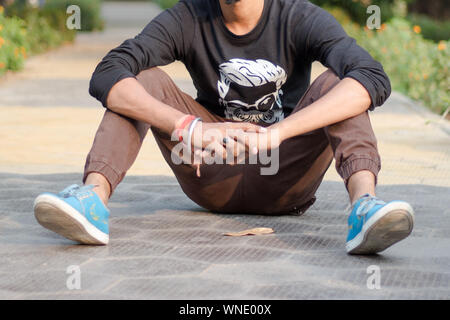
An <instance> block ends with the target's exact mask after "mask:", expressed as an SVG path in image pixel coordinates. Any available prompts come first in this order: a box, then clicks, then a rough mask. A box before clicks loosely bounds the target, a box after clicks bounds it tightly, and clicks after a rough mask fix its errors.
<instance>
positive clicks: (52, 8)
mask: <svg viewBox="0 0 450 320" xmlns="http://www.w3.org/2000/svg"><path fill="white" fill-rule="evenodd" d="M101 3H102V1H101V0H46V1H45V6H44V9H43V10H44V11H48V12H58V13H63V14H64V15H65V16H66V19H67V15H66V10H67V8H68V7H69V6H71V5H77V6H79V7H80V10H81V30H80V31H95V30H102V29H103V28H104V21H103V19H102V18H101Z"/></svg>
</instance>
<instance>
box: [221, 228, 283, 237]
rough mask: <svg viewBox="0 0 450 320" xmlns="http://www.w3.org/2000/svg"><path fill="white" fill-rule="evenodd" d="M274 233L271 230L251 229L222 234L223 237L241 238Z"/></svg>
mask: <svg viewBox="0 0 450 320" xmlns="http://www.w3.org/2000/svg"><path fill="white" fill-rule="evenodd" d="M269 233H274V231H273V229H272V228H253V229H248V230H244V231H240V232H228V233H224V236H230V237H242V236H259V235H262V234H269Z"/></svg>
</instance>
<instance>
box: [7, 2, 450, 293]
mask: <svg viewBox="0 0 450 320" xmlns="http://www.w3.org/2000/svg"><path fill="white" fill-rule="evenodd" d="M158 12H159V10H158V8H156V7H155V6H154V5H152V4H147V3H134V4H127V5H123V4H121V3H108V4H106V5H105V6H104V8H103V13H104V15H105V17H106V20H107V28H106V30H105V31H104V32H101V33H95V34H81V35H79V36H78V38H77V40H76V42H75V44H74V45H70V46H65V47H62V48H60V49H58V50H55V51H52V52H49V53H47V54H44V55H41V56H37V57H33V58H31V59H29V60H28V62H27V65H26V68H25V70H24V71H23V72H20V73H17V74H9V75H8V76H7V77H5V78H3V79H0V150H1V151H0V257H1V258H0V298H8V299H10V298H30V299H32V298H62V299H64V298H85V299H90V298H138V299H141V298H144V299H145V298H154V299H170V298H193V299H213V298H255V299H258V298H264V299H271V298H276V299H278V298H279V299H302V298H309V299H316V298H325V299H327V298H330V299H340V298H368V299H390V298H407V299H408V298H425V299H427V298H428V299H434V298H449V297H450V289H449V287H450V271H449V270H450V250H449V249H450V239H449V235H450V210H449V208H450V196H449V195H450V161H449V160H450V129H449V125H448V124H446V123H445V122H443V121H441V120H440V119H439V117H437V116H435V115H433V114H431V113H429V112H427V111H426V110H425V109H423V108H421V107H419V106H417V105H416V104H414V103H411V102H410V101H409V100H408V99H406V98H404V97H403V96H401V95H399V94H396V93H394V94H393V95H392V97H391V98H390V99H389V101H388V102H387V103H386V105H385V106H383V107H382V108H379V109H378V110H377V111H376V112H374V113H372V120H373V127H374V130H375V132H376V134H377V137H378V139H379V148H380V152H381V154H382V158H383V169H382V173H381V175H380V186H379V188H378V192H379V195H380V196H381V197H383V198H385V199H387V200H391V199H405V200H407V201H409V202H411V203H412V205H413V206H414V208H415V210H416V228H415V230H414V232H413V234H412V236H411V237H410V238H408V239H407V240H405V241H404V242H402V243H400V244H398V245H397V246H394V247H392V248H390V249H388V250H387V251H386V252H385V253H383V254H380V255H377V256H374V257H349V256H347V255H346V254H345V251H344V244H345V234H346V224H345V222H346V214H345V213H344V210H345V208H346V206H347V204H346V202H345V200H346V194H345V189H344V187H343V186H342V183H341V182H340V180H339V177H338V176H337V174H336V173H335V170H334V169H333V168H331V169H330V170H329V172H328V173H327V175H326V182H325V183H324V184H323V186H322V187H321V188H320V190H319V193H318V201H317V203H316V204H315V205H314V206H313V208H312V209H311V210H310V211H308V212H307V213H306V214H305V215H304V216H302V217H290V216H289V217H263V216H245V215H218V214H214V213H209V212H205V211H204V210H202V209H201V208H199V207H198V206H196V205H195V204H194V203H192V202H191V201H190V200H189V199H187V198H186V197H185V196H184V195H183V193H182V191H181V190H180V188H179V186H178V184H177V182H176V180H175V178H174V177H173V174H172V173H171V172H170V170H169V167H168V166H167V165H166V164H165V163H164V160H163V158H162V156H161V155H160V154H159V151H158V149H157V146H156V144H155V142H154V140H153V138H152V137H151V135H149V136H148V138H147V139H146V141H145V144H144V147H143V150H142V152H141V153H140V155H139V157H138V160H137V161H136V163H135V165H134V166H133V168H132V169H131V170H130V172H129V176H128V177H127V178H126V179H125V181H124V182H123V183H122V184H121V185H120V186H119V188H118V190H117V192H116V193H115V194H114V196H113V198H112V199H111V200H112V201H111V204H110V207H111V210H112V219H111V238H112V240H111V244H110V245H109V246H106V247H88V246H79V245H74V244H73V243H72V242H71V241H68V240H65V239H63V238H61V237H59V236H58V235H55V234H52V233H51V232H49V231H47V230H45V229H43V228H41V227H40V226H39V225H38V224H37V223H36V221H35V219H34V217H33V213H32V202H33V199H34V197H35V196H36V195H37V194H38V193H40V192H42V191H57V190H59V189H61V188H63V187H65V186H66V185H67V184H69V183H73V182H79V180H80V177H81V172H82V167H83V164H84V158H85V156H86V153H87V152H88V151H89V148H90V146H91V142H92V138H93V136H94V134H95V131H96V128H97V125H98V123H99V121H100V119H101V117H102V113H103V109H102V108H101V107H100V106H99V104H98V102H96V101H95V100H94V99H93V98H91V97H90V96H89V95H88V92H87V89H88V81H89V78H90V75H91V73H92V71H93V70H94V68H95V65H96V64H97V63H98V61H99V60H100V59H101V58H102V57H103V56H104V55H105V54H106V53H107V52H108V50H110V49H111V48H112V47H114V46H116V45H118V44H119V43H120V42H121V41H123V40H125V39H126V38H128V37H131V36H134V35H135V34H136V33H137V32H138V31H139V30H140V29H141V28H142V27H143V26H144V25H145V24H146V22H147V21H148V20H150V19H151V18H152V17H153V16H155V15H156V14H157V13H158ZM130 17H132V19H130ZM164 69H165V70H166V71H167V72H168V73H169V74H170V75H171V76H172V77H173V78H174V79H175V81H176V82H177V84H178V85H179V86H180V87H182V88H183V90H185V91H186V92H189V93H191V94H195V93H194V90H193V87H192V84H191V82H190V78H189V75H188V73H187V71H186V70H185V68H184V67H183V66H182V65H181V64H179V63H174V64H171V65H169V66H166V67H164ZM321 71H323V67H321V66H320V65H316V66H315V67H314V76H317V75H318V74H320V72H321ZM260 226H263V227H271V228H273V229H274V230H275V234H272V235H266V236H261V237H244V238H230V237H224V236H223V235H222V234H223V233H224V232H229V231H240V230H243V229H247V228H250V227H260ZM70 265H78V266H80V268H81V272H82V285H81V286H82V287H81V290H68V289H67V288H66V279H67V277H68V275H67V274H66V269H67V267H68V266H70ZM370 265H377V266H379V267H380V269H381V289H380V290H370V289H368V288H367V286H366V280H367V277H368V274H367V272H366V271H367V267H368V266H370Z"/></svg>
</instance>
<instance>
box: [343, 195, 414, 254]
mask: <svg viewBox="0 0 450 320" xmlns="http://www.w3.org/2000/svg"><path fill="white" fill-rule="evenodd" d="M413 225H414V211H413V209H412V208H411V206H410V205H409V204H408V203H407V202H404V201H391V202H389V203H386V202H384V201H381V200H380V199H378V198H376V197H373V196H371V195H369V194H365V195H363V196H362V197H361V198H359V199H358V201H356V202H355V204H354V205H353V209H352V212H351V213H350V216H349V217H348V227H349V231H348V237H347V244H346V249H347V252H348V253H349V254H374V253H377V252H381V251H383V250H385V249H386V248H388V247H390V246H392V245H393V244H394V243H397V242H399V241H400V240H403V239H404V238H406V237H407V236H409V234H410V233H411V231H412V229H413Z"/></svg>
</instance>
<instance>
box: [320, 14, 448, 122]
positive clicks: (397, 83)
mask: <svg viewBox="0 0 450 320" xmlns="http://www.w3.org/2000/svg"><path fill="white" fill-rule="evenodd" d="M328 11H329V12H330V13H331V14H332V15H334V16H335V18H336V19H337V20H338V21H339V22H340V23H341V24H342V25H343V27H344V29H346V31H347V33H348V34H349V35H350V36H351V37H353V38H355V39H356V41H357V42H358V44H359V45H360V46H362V47H363V48H365V49H366V50H367V51H369V52H370V54H371V55H372V56H373V57H374V58H375V59H376V60H378V61H379V62H380V63H381V64H382V65H383V67H384V69H385V71H386V73H387V74H388V75H389V78H390V79H391V82H392V86H393V89H394V90H396V91H399V92H402V93H404V94H406V95H407V96H409V97H411V98H413V99H416V100H420V101H422V102H423V103H424V104H425V105H426V106H427V107H429V108H430V109H431V110H433V111H435V112H437V113H440V114H442V113H444V112H445V111H446V110H447V108H448V107H449V106H450V59H449V57H450V41H440V42H439V43H434V42H432V41H430V40H427V39H424V38H423V36H422V28H421V27H420V26H419V25H414V24H411V22H409V21H408V20H406V19H401V18H393V19H391V21H389V22H387V23H384V24H382V26H381V29H379V30H368V29H367V27H361V26H360V25H359V24H357V23H354V22H352V21H351V18H350V17H349V16H348V15H347V14H346V13H345V12H344V11H343V10H342V9H338V8H333V9H328Z"/></svg>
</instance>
